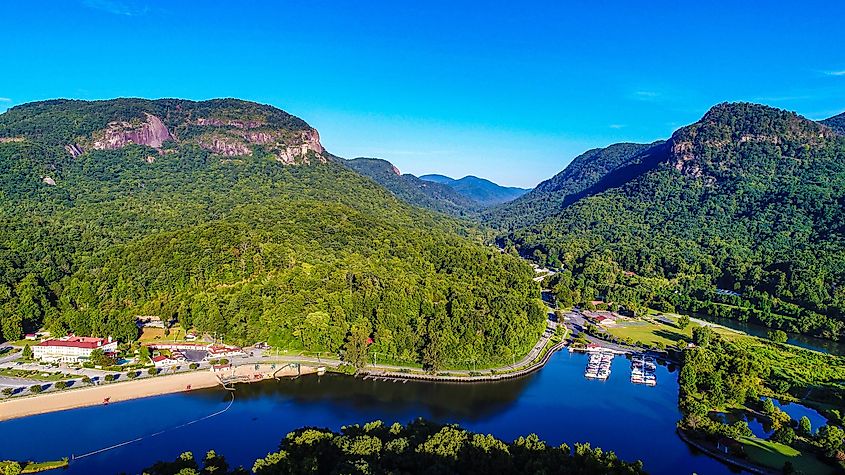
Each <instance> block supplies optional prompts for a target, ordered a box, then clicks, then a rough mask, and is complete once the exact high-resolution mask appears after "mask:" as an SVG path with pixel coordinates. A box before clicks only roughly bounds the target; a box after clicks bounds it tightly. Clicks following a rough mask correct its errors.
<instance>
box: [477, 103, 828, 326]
mask: <svg viewBox="0 0 845 475" xmlns="http://www.w3.org/2000/svg"><path fill="white" fill-rule="evenodd" d="M623 145H625V146H624V147H616V148H615V149H614V150H613V151H612V153H606V154H602V153H596V152H592V153H588V154H585V156H584V158H583V159H582V160H579V161H578V162H577V163H576V162H573V165H577V166H576V167H575V168H576V170H575V171H573V172H570V173H564V174H562V175H561V176H559V177H556V179H554V180H552V181H550V182H548V183H546V184H541V185H540V186H539V187H538V188H537V190H535V191H534V192H532V193H530V194H529V195H526V196H525V197H523V198H521V199H519V200H516V201H515V202H513V203H512V204H509V205H505V206H504V207H502V208H499V209H496V210H494V211H493V212H491V213H492V214H491V215H490V217H489V219H490V220H491V222H492V223H493V224H498V225H499V226H501V227H502V228H503V229H505V230H506V231H505V234H503V235H502V236H501V238H500V242H501V243H502V244H503V245H505V246H509V247H512V248H513V249H514V250H515V251H518V252H519V253H520V254H522V255H524V256H527V257H532V258H534V259H536V260H537V261H539V262H540V263H542V264H546V265H549V266H552V267H555V268H560V269H561V270H562V272H561V273H560V274H558V275H557V276H556V277H555V280H554V281H553V282H552V285H553V286H554V287H555V289H556V293H557V295H558V297H559V298H560V300H561V301H562V302H563V303H564V304H573V303H579V302H585V301H590V300H592V299H596V298H598V299H605V300H607V301H608V302H611V303H615V304H617V305H618V306H620V307H624V308H627V309H629V310H631V311H632V312H633V313H641V312H643V311H644V309H645V308H647V307H652V308H658V309H661V310H668V311H672V310H675V309H677V310H684V311H688V312H697V313H702V314H707V315H712V316H719V317H728V318H737V319H739V320H751V321H755V322H757V323H762V324H764V325H767V326H770V327H773V328H780V329H785V330H790V331H795V332H800V333H805V334H810V335H814V336H819V337H823V338H829V339H833V340H838V339H840V338H841V337H842V334H843V329H845V138H843V137H841V136H838V135H836V134H835V133H834V132H833V131H832V130H831V129H828V128H826V127H824V126H822V125H820V124H818V123H815V122H812V121H809V120H807V119H804V118H802V117H800V116H797V115H796V114H794V113H791V112H786V111H782V110H778V109H772V108H768V107H765V106H758V105H753V104H721V105H718V106H716V107H714V108H713V109H712V110H711V111H710V112H708V113H707V114H706V115H705V116H704V118H702V120H701V121H699V122H697V123H695V124H693V125H690V126H688V127H685V128H682V129H680V130H679V131H677V132H676V133H675V134H674V135H673V137H672V138H671V140H670V141H669V142H667V143H658V144H656V145H653V146H651V147H649V148H646V149H643V148H642V147H633V146H630V145H629V144H623ZM625 154H630V155H629V156H628V158H627V159H626V158H624V157H621V158H620V155H625ZM590 160H593V161H594V162H593V163H592V164H590V163H584V161H587V162H589V161H590ZM608 170H610V171H608ZM597 177H600V178H597ZM566 197H574V198H566ZM550 209H551V211H550ZM508 229H510V230H509V231H508ZM719 289H721V290H719ZM726 291H727V292H726Z"/></svg>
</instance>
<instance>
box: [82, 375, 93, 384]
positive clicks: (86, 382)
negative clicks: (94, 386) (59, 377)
mask: <svg viewBox="0 0 845 475" xmlns="http://www.w3.org/2000/svg"><path fill="white" fill-rule="evenodd" d="M82 382H83V383H85V384H91V383H93V381H92V380H91V378H89V377H88V376H83V377H82Z"/></svg>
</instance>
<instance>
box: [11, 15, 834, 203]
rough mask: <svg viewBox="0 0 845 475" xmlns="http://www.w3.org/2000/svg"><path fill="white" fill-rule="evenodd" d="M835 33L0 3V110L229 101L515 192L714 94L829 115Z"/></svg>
mask: <svg viewBox="0 0 845 475" xmlns="http://www.w3.org/2000/svg"><path fill="white" fill-rule="evenodd" d="M482 5H483V6H482ZM843 22H845V2H843V1H841V0H830V1H803V2H792V1H782V2H780V1H767V2H763V1H748V2H739V1H725V2H712V1H706V2H679V1H656V0H641V1H631V0H626V1H618V2H616V1H600V2H597V1H583V2H563V1H554V2H525V3H522V2H514V1H512V0H511V1H503V2H497V1H486V2H459V1H454V0H453V1H444V2H439V1H435V0H429V1H424V2H413V1H403V0H390V1H383V2H376V1H372V2H367V1H344V2H341V1H334V2H332V1H320V0H302V1H272V2H271V1H268V2H259V1H248V0H244V1H220V2H216V1H202V2H187V1H160V2H157V1H150V0H147V1H144V0H65V1H60V0H56V1H40V0H27V1H21V2H12V1H9V2H2V3H0V41H2V44H3V48H2V49H0V58H2V62H1V63H0V64H2V71H0V72H2V74H0V110H4V109H6V108H8V107H11V106H13V105H15V104H20V103H24V102H28V101H33V100H39V99H49V98H56V97H70V98H80V99H106V98H113V97H118V96H135V97H146V98H159V97H181V98H188V99H206V98H213V97H238V98H243V99H249V100H254V101H258V102H263V103H269V104H273V105H275V106H278V107H280V108H283V109H285V110H286V111H288V112H290V113H292V114H295V115H297V116H300V117H302V118H304V119H305V120H306V121H308V122H309V123H310V124H311V125H312V126H314V127H316V128H317V129H319V130H320V134H321V137H322V142H323V145H325V146H326V148H328V149H329V150H330V151H331V152H333V153H335V154H337V155H341V156H344V157H347V158H351V157H357V156H375V157H380V158H385V159H388V160H390V161H392V162H393V163H395V164H396V165H397V166H398V167H399V168H400V169H401V170H402V171H403V172H408V173H415V174H423V173H443V174H446V175H451V176H455V177H461V176H464V175H467V174H474V175H478V176H482V177H486V178H490V179H492V180H494V181H497V182H499V183H502V184H506V185H516V186H527V187H530V186H534V185H535V184H536V183H538V182H539V181H541V180H543V179H545V178H548V177H550V176H551V175H553V174H555V173H557V172H558V171H560V170H561V169H562V168H563V167H564V166H565V165H566V164H567V163H568V162H569V161H570V160H571V159H572V158H573V157H574V156H575V155H577V154H579V153H581V152H582V151H584V150H585V149H588V148H592V147H598V146H604V145H608V144H611V143H614V142H621V141H653V140H656V139H660V138H666V137H667V136H669V135H670V134H671V132H672V131H673V130H675V129H676V128H678V127H680V126H682V125H685V124H688V123H690V122H694V121H695V120H696V119H698V118H699V117H701V115H703V114H704V113H705V112H706V111H707V109H708V108H709V107H710V106H712V105H713V104H715V103H718V102H722V101H738V100H744V101H754V102H762V103H765V104H769V105H772V106H776V107H782V108H786V109H790V110H795V111H797V112H799V113H800V114H803V115H805V116H807V117H809V118H812V119H822V118H825V117H828V116H831V115H835V114H837V113H840V112H842V111H843V110H845V30H843Z"/></svg>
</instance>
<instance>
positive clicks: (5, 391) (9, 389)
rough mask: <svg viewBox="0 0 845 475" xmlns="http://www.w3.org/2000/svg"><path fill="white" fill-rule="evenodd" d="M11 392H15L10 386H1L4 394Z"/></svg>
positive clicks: (9, 394) (8, 394) (10, 393)
mask: <svg viewBox="0 0 845 475" xmlns="http://www.w3.org/2000/svg"><path fill="white" fill-rule="evenodd" d="M13 392H15V390H14V389H12V388H3V395H4V396H11V395H12V393H13Z"/></svg>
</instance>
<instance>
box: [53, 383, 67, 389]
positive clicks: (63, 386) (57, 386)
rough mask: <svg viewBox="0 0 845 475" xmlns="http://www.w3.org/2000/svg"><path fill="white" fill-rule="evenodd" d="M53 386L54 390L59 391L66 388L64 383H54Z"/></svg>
mask: <svg viewBox="0 0 845 475" xmlns="http://www.w3.org/2000/svg"><path fill="white" fill-rule="evenodd" d="M53 386H55V388H56V389H58V390H60V391H61V390H62V389H65V388H66V387H67V382H66V381H56V384H54V385H53Z"/></svg>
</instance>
